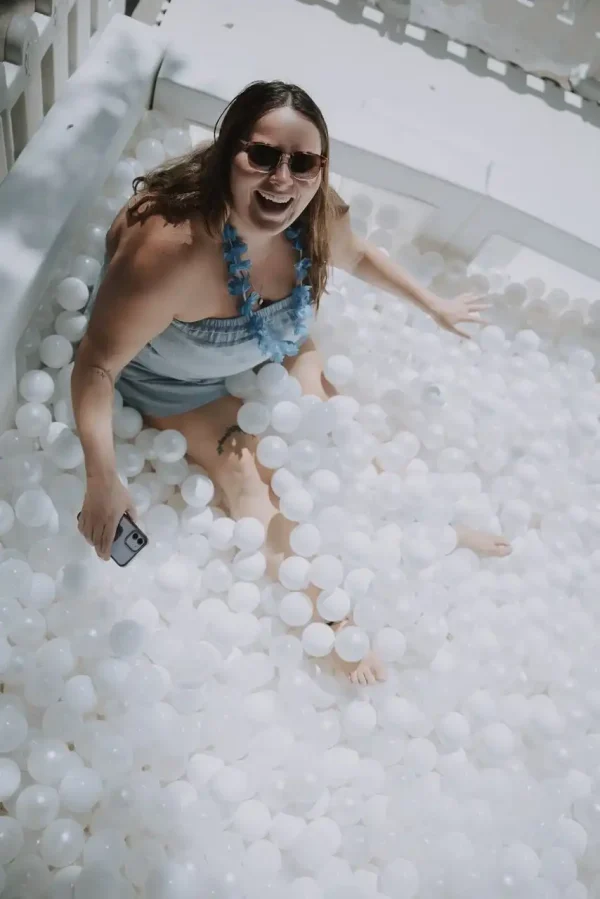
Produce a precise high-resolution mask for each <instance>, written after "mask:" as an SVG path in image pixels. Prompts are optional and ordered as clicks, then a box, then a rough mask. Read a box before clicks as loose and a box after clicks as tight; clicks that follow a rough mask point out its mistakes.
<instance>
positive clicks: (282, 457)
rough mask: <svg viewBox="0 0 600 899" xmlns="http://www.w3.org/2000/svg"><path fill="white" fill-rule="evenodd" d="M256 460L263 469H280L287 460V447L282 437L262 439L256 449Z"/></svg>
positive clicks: (273, 436)
mask: <svg viewBox="0 0 600 899" xmlns="http://www.w3.org/2000/svg"><path fill="white" fill-rule="evenodd" d="M256 458H257V459H258V461H259V462H260V464H261V465H264V466H265V468H281V466H282V465H285V464H286V461H287V458H288V445H287V443H286V442H285V440H284V439H283V438H282V437H277V436H275V435H272V436H269V437H263V438H262V440H260V441H259V443H258V446H257V447H256Z"/></svg>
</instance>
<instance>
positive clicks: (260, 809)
mask: <svg viewBox="0 0 600 899" xmlns="http://www.w3.org/2000/svg"><path fill="white" fill-rule="evenodd" d="M272 820H273V819H272V817H271V812H270V811H269V809H268V807H267V806H266V805H265V804H264V802H260V800H258V799H247V800H246V801H245V802H242V803H240V805H238V807H237V809H236V810H235V812H234V815H233V826H234V828H235V829H236V830H237V832H238V833H240V834H241V835H242V836H243V837H244V839H246V840H249V841H251V842H254V841H255V840H262V839H263V838H264V837H266V835H267V834H268V832H269V829H270V827H271V823H272Z"/></svg>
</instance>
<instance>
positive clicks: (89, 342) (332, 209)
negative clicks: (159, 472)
mask: <svg viewBox="0 0 600 899" xmlns="http://www.w3.org/2000/svg"><path fill="white" fill-rule="evenodd" d="M328 178H329V135H328V131H327V125H326V123H325V120H324V118H323V115H322V113H321V111H320V110H319V108H318V107H317V106H316V104H315V103H314V101H313V100H312V99H311V98H310V97H309V96H308V94H306V92H305V91H303V90H302V89H301V88H300V87H298V86H296V85H293V84H284V83H282V82H279V81H274V82H256V83H254V84H251V85H249V86H248V87H247V88H246V89H245V90H244V91H242V93H241V94H239V95H238V96H237V97H236V98H235V99H234V100H233V101H232V103H231V104H230V105H229V107H228V108H227V110H226V111H225V113H224V115H223V117H222V121H220V122H219V123H217V127H216V129H215V140H214V143H211V144H210V145H209V146H203V147H200V148H196V149H195V150H194V151H192V152H191V153H188V154H187V155H186V156H184V157H182V158H180V159H176V160H174V161H171V162H169V163H168V164H167V165H164V166H161V167H160V168H158V169H156V170H154V171H151V172H149V173H148V174H147V175H145V176H144V177H140V178H137V179H136V180H135V181H134V189H135V191H136V195H135V196H134V197H133V200H132V201H130V203H129V204H128V206H127V207H125V208H124V209H122V210H121V212H120V213H119V215H118V216H117V218H116V219H115V222H114V223H113V225H112V227H111V229H110V231H109V234H108V240H107V246H108V248H109V254H108V255H109V257H110V258H107V259H106V260H105V265H104V269H103V273H102V276H101V278H100V283H99V285H98V287H97V289H96V291H95V292H94V293H93V294H92V297H91V299H90V303H89V307H88V311H89V312H91V319H90V322H89V327H88V330H87V333H86V335H85V337H84V339H83V340H82V342H81V344H80V347H79V350H78V353H77V358H76V362H75V367H74V370H73V379H72V395H73V408H74V412H75V417H76V420H77V427H78V430H79V435H80V437H81V442H82V445H83V449H84V453H85V464H86V472H87V493H86V497H85V502H84V505H83V509H82V513H81V516H80V525H79V526H80V530H81V532H82V533H83V534H84V536H85V537H86V538H87V540H88V541H89V542H90V543H91V544H93V545H94V546H95V547H96V550H97V551H98V554H99V555H100V556H101V557H102V558H104V559H108V558H109V554H110V549H111V544H112V540H113V537H114V534H115V530H116V527H117V524H118V522H119V520H120V518H121V516H122V515H123V513H124V512H125V511H127V510H129V511H130V512H133V509H132V502H131V498H130V496H129V494H128V493H127V491H126V490H125V489H124V487H123V485H122V484H121V482H120V480H119V478H118V476H117V468H116V463H115V452H114V447H113V439H112V407H113V389H114V386H115V384H117V385H118V387H119V390H120V392H121V395H122V397H123V399H124V400H125V402H126V403H128V404H129V405H130V406H133V407H134V408H136V409H137V410H138V411H139V412H140V413H141V414H142V415H143V416H144V418H145V420H146V423H147V424H149V425H151V426H153V427H156V428H158V429H161V430H164V429H175V430H177V431H180V432H181V433H182V434H183V435H184V436H185V438H186V440H187V448H188V454H189V456H190V458H191V459H193V460H194V461H195V462H196V463H198V464H199V465H201V466H202V467H203V468H204V469H205V470H206V472H207V473H208V474H209V476H210V477H211V478H212V480H213V482H214V483H215V484H216V485H217V486H218V487H219V488H220V489H221V491H222V493H223V497H224V503H225V504H226V506H227V509H228V511H229V514H230V515H231V517H232V518H235V519H240V518H244V517H251V518H255V519H258V521H259V522H260V523H261V524H262V525H263V526H264V528H265V531H266V544H265V545H266V559H267V565H268V573H269V574H270V575H271V576H273V577H277V575H278V571H279V566H280V563H281V562H282V560H283V559H284V558H285V557H286V556H287V555H289V554H290V552H291V550H290V545H289V532H290V526H291V524H290V522H289V521H287V520H286V519H285V518H284V517H283V515H281V514H280V512H279V510H278V504H277V500H276V497H275V495H274V493H273V492H272V490H271V486H270V472H268V471H267V470H266V469H264V468H263V467H262V466H261V464H260V463H259V461H258V459H257V457H256V447H257V440H256V438H255V437H253V436H252V435H250V434H247V433H243V432H242V430H241V428H240V427H239V426H238V413H239V410H240V406H241V401H240V400H239V399H237V398H236V397H233V396H231V395H230V394H229V392H228V389H227V378H228V377H230V376H232V375H236V374H240V373H243V372H248V371H251V370H252V369H254V368H256V367H257V366H259V365H261V364H262V363H264V362H266V361H269V360H271V361H276V362H283V363H284V365H285V367H286V368H287V370H288V372H289V373H290V374H292V375H293V376H294V377H295V378H296V379H297V381H298V382H299V385H300V387H301V388H302V390H303V391H304V393H306V394H312V395H314V396H316V397H317V398H318V399H322V400H326V399H327V398H328V396H330V395H331V393H332V392H333V390H332V388H331V385H329V384H328V383H327V381H326V380H325V378H324V376H323V373H322V367H321V362H320V359H319V356H318V353H317V349H316V347H315V345H314V344H313V342H312V341H311V339H310V325H311V321H312V317H313V315H314V311H315V309H316V308H317V307H318V304H319V299H320V297H321V296H322V294H323V291H324V290H325V287H326V283H327V275H328V267H329V266H330V265H332V264H334V265H337V266H340V267H343V268H345V269H347V270H349V271H352V272H354V273H355V274H356V275H357V276H358V277H360V278H363V279H364V280H366V281H369V282H370V283H373V284H377V285H378V286H382V287H383V288H384V289H386V290H389V291H392V292H396V293H398V294H401V295H402V296H406V295H407V294H408V295H409V296H411V297H412V298H413V299H414V301H415V302H416V303H417V304H418V305H420V306H421V307H422V308H425V309H427V310H428V311H429V312H430V313H431V314H432V315H434V317H435V318H436V320H437V321H438V322H439V323H440V324H442V325H444V326H445V327H448V328H450V329H452V330H455V331H457V328H456V324H457V323H458V322H460V321H471V322H474V321H475V322H476V321H478V319H479V309H481V308H483V307H482V306H481V304H479V303H478V302H477V301H475V300H474V299H469V300H467V299H462V300H458V301H456V302H455V303H454V304H451V305H447V301H443V300H441V299H439V298H436V297H433V296H430V295H428V294H427V293H426V292H425V291H424V290H423V289H422V288H421V286H420V285H419V284H418V283H416V282H415V281H413V280H412V279H411V277H410V276H409V275H408V274H407V273H406V272H404V271H403V270H402V269H400V268H399V267H398V266H396V265H394V264H392V263H391V262H390V260H389V259H388V258H387V257H386V256H385V254H383V253H381V252H380V251H378V250H377V248H375V247H373V246H371V245H370V244H368V243H367V242H365V241H363V240H362V239H360V238H358V237H357V236H356V235H355V234H354V233H353V232H352V229H351V226H350V217H349V215H348V206H347V205H346V204H345V203H344V202H343V201H342V200H341V199H340V197H338V195H337V194H336V193H335V192H334V191H332V190H331V188H330V187H329V183H328ZM445 303H446V305H444V304H445ZM92 310H93V311H92ZM458 333H460V332H458ZM498 552H499V551H498ZM497 554H498V553H497ZM307 592H309V591H307ZM318 593H319V591H317V590H316V589H314V590H313V593H312V594H310V595H311V598H312V599H313V601H316V599H317V597H318ZM315 616H316V617H317V618H318V617H319V616H318V614H317V612H316V611H315ZM345 623H346V622H341V623H340V625H339V626H341V627H343V626H344V624H345ZM347 673H348V674H349V675H350V677H351V678H352V679H353V680H355V681H356V682H360V683H372V682H373V681H374V680H375V679H376V678H382V677H383V676H384V671H383V667H382V665H381V664H380V663H379V662H378V660H377V659H376V658H375V657H373V656H367V657H365V658H364V659H363V660H362V661H361V662H360V663H357V664H355V665H353V666H351V669H350V670H349V671H347Z"/></svg>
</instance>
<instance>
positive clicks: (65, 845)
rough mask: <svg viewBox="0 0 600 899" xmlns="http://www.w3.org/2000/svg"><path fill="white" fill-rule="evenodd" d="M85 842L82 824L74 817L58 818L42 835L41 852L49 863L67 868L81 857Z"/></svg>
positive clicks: (54, 866) (55, 866) (56, 866)
mask: <svg viewBox="0 0 600 899" xmlns="http://www.w3.org/2000/svg"><path fill="white" fill-rule="evenodd" d="M84 843H85V834H84V831H83V827H82V826H81V824H79V823H78V822H77V821H74V820H73V819H72V818H57V819H56V821H53V822H52V823H51V824H49V825H48V827H47V828H46V830H45V831H44V833H43V835H42V841H41V845H40V854H41V856H42V858H43V860H44V861H45V862H46V864H47V865H51V866H52V867H53V868H65V867H66V866H67V865H72V864H73V862H75V861H76V860H77V859H78V858H79V856H80V855H81V851H82V849H83V846H84Z"/></svg>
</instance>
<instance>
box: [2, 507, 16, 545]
mask: <svg viewBox="0 0 600 899" xmlns="http://www.w3.org/2000/svg"><path fill="white" fill-rule="evenodd" d="M14 523H15V513H14V511H13V507H12V506H11V505H10V503H7V502H6V500H4V499H0V537H3V536H4V535H5V534H8V532H9V531H10V529H11V528H12V526H13V524H14Z"/></svg>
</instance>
